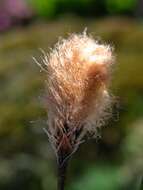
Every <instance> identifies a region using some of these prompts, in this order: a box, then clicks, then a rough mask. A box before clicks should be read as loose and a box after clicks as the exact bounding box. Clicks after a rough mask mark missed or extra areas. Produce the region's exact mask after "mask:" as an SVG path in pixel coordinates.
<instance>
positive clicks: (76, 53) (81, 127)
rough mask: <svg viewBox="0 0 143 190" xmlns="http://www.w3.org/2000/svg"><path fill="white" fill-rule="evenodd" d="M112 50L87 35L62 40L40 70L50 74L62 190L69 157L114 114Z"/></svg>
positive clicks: (51, 133) (51, 124)
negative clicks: (111, 79)
mask: <svg viewBox="0 0 143 190" xmlns="http://www.w3.org/2000/svg"><path fill="white" fill-rule="evenodd" d="M113 62H114V57H113V55H112V48H111V47H110V46H109V45H106V44H100V43H99V42H98V41H95V40H94V39H93V38H92V37H91V36H88V35H87V34H86V32H84V33H83V34H72V35H70V36H69V37H68V38H67V39H60V40H59V42H58V43H57V44H56V45H55V47H54V48H53V49H52V50H51V52H50V53H49V54H46V53H44V58H43V63H44V64H42V65H41V64H39V63H38V62H37V64H38V65H40V67H41V68H42V69H43V70H44V71H46V73H47V74H46V75H47V82H46V94H47V98H46V103H47V111H48V128H47V129H45V131H46V133H47V134H48V137H49V140H50V143H51V145H52V147H53V149H54V151H55V153H56V157H57V163H58V190H64V186H65V177H66V169H67V165H68V161H69V158H70V157H71V155H73V153H74V152H75V151H76V150H77V149H78V147H79V145H80V144H81V143H82V142H84V141H86V138H87V137H94V138H96V137H97V135H98V134H97V129H98V128H99V127H101V126H103V125H104V124H105V122H106V121H107V120H108V118H109V117H110V116H111V113H112V109H111V108H112V96H111V95H110V93H109V82H110V76H111V66H112V64H113Z"/></svg>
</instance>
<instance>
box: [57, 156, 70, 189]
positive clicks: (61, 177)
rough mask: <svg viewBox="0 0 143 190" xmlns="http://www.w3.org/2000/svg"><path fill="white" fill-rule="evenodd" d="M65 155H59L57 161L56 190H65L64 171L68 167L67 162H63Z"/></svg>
mask: <svg viewBox="0 0 143 190" xmlns="http://www.w3.org/2000/svg"><path fill="white" fill-rule="evenodd" d="M64 159H65V155H64V154H63V153H61V154H59V159H58V183H57V189H58V190H64V189H65V180H66V171H67V166H68V160H66V161H64Z"/></svg>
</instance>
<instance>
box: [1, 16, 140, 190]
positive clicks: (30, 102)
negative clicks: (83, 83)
mask: <svg viewBox="0 0 143 190" xmlns="http://www.w3.org/2000/svg"><path fill="white" fill-rule="evenodd" d="M85 26H87V27H88V31H89V32H91V33H92V35H93V36H94V37H96V36H100V37H101V38H102V39H103V40H104V41H106V42H109V43H111V44H113V46H114V47H115V53H116V59H117V64H116V65H115V66H114V69H113V78H112V82H113V85H112V86H111V88H112V92H113V93H114V94H115V95H117V96H118V97H119V102H120V107H119V112H120V116H119V119H118V118H117V114H115V115H116V116H115V118H114V120H117V121H113V122H111V123H110V126H109V127H106V128H104V129H103V130H102V133H101V134H102V138H101V139H100V140H99V141H97V142H94V141H92V142H91V144H90V143H89V142H88V143H86V144H84V145H82V146H81V148H80V150H79V151H78V153H77V154H75V155H74V159H73V162H72V165H71V167H70V169H69V188H70V186H71V185H72V184H73V187H71V189H76V190H81V189H83V188H85V189H89V190H92V189H93V190H94V189H100V190H102V189H110V190H112V189H113V190H117V188H116V187H117V186H116V185H118V184H119V186H120V185H121V184H122V183H123V184H124V187H125V182H127V183H128V184H127V185H131V182H133V181H134V180H135V179H134V177H133V178H128V177H129V176H128V175H127V174H125V175H124V172H123V175H122V169H121V173H120V172H119V171H118V170H119V169H120V168H122V167H123V168H124V166H127V167H129V168H130V170H131V171H134V170H135V168H137V171H138V169H139V168H140V169H141V168H142V165H141V164H140V165H139V166H138V164H137V167H136V163H140V162H138V160H140V159H141V158H142V151H141V149H140V148H139V149H137V148H136V147H139V145H140V144H141V142H142V141H140V140H139V139H141V138H142V132H141V131H142V128H139V130H140V132H139V133H138V132H135V131H133V133H132V129H134V130H136V129H137V131H138V127H135V126H138V125H133V123H134V122H135V123H136V121H137V120H139V119H140V118H141V117H142V113H143V88H142V87H143V77H142V70H143V64H142V60H143V43H142V42H143V26H142V24H141V23H136V22H134V21H131V20H128V19H124V20H123V19H119V18H114V19H113V18H110V19H105V20H100V21H98V20H97V21H94V20H88V19H84V20H81V19H79V18H77V17H75V18H74V17H73V18H68V17H67V18H63V19H60V20H59V21H53V22H48V23H46V24H45V23H35V24H33V25H31V26H29V27H27V28H15V29H13V30H12V31H8V32H6V33H3V34H1V35H0V42H1V43H0V89H1V92H0V189H2V190H9V189H10V190H13V189H14V190H16V188H17V189H22V187H23V188H24V189H30V190H35V189H36V190H46V189H50V190H54V189H55V186H56V183H55V182H56V175H55V173H54V172H55V168H54V162H53V159H54V154H53V152H52V150H51V148H50V146H49V145H48V138H47V136H46V135H45V134H44V132H43V131H42V127H45V126H46V124H45V123H46V120H47V113H46V109H45V107H46V98H44V96H45V91H44V88H45V80H46V74H45V73H43V72H40V68H39V67H38V66H37V65H36V64H35V63H34V61H33V60H32V56H34V57H36V58H37V59H38V60H39V61H40V62H41V60H40V56H41V52H40V51H39V48H42V49H43V50H45V51H46V52H47V51H49V47H51V46H52V45H53V44H54V43H55V42H56V41H57V40H58V38H59V36H64V37H65V36H67V34H68V33H71V32H81V31H83V29H84V28H85ZM141 123H143V122H142V121H141ZM140 125H141V124H140ZM130 134H135V136H134V135H130ZM136 134H140V137H139V135H136ZM128 136H129V137H128ZM137 137H139V138H137ZM133 145H134V146H133ZM132 147H133V149H132ZM140 147H142V145H141V146H140ZM87 151H88V152H87ZM128 155H130V156H128ZM129 158H134V159H133V160H132V159H131V160H130V159H129ZM134 161H135V162H134ZM136 161H137V162H136ZM130 163H131V164H130ZM128 164H129V165H128ZM98 165H99V167H98ZM132 165H133V166H134V167H133V168H132V167H130V166H132ZM90 168H92V169H90ZM127 171H128V170H127ZM135 171H136V170H135ZM125 173H126V172H125ZM130 173H131V172H130ZM139 174H140V171H139V172H137V174H136V173H135V175H136V176H138V175H139ZM118 175H119V176H120V178H121V183H120V181H118V180H117V178H118ZM20 176H21V177H20ZM94 179H95V183H94ZM122 179H123V180H122ZM124 179H125V182H124ZM131 179H132V180H131ZM74 181H75V185H74ZM112 181H113V183H112ZM135 181H136V180H135ZM116 182H117V183H116ZM12 184H14V186H13V188H12ZM35 184H36V185H35ZM98 187H99V188H98ZM111 187H112V188H111ZM121 187H122V186H121Z"/></svg>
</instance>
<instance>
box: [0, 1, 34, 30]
mask: <svg viewBox="0 0 143 190" xmlns="http://www.w3.org/2000/svg"><path fill="white" fill-rule="evenodd" d="M31 16H32V11H31V10H30V7H28V5H27V4H26V2H25V0H1V1H0V31H2V30H5V29H7V28H9V27H10V26H12V24H14V23H16V22H17V21H20V20H23V19H28V18H30V17H31Z"/></svg>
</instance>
